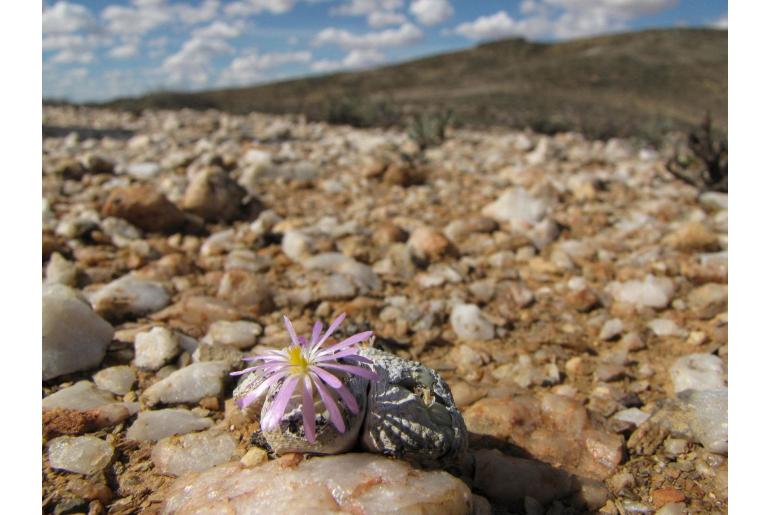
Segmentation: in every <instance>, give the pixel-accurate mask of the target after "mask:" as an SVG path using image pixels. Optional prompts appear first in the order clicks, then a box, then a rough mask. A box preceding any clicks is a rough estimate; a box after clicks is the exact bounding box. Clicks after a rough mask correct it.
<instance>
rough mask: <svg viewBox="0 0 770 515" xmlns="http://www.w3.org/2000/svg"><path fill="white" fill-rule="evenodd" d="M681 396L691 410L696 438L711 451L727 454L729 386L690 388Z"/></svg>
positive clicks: (691, 422)
mask: <svg viewBox="0 0 770 515" xmlns="http://www.w3.org/2000/svg"><path fill="white" fill-rule="evenodd" d="M679 398H680V399H681V400H682V401H684V402H685V403H686V405H687V407H688V408H689V410H690V411H689V413H690V418H689V426H690V430H691V431H692V433H693V436H694V437H695V439H696V440H697V441H698V442H700V443H701V445H703V447H704V448H705V449H706V450H707V451H709V452H714V453H718V454H727V440H728V438H727V436H728V432H727V388H717V389H712V390H689V391H686V392H683V393H682V394H680V395H679Z"/></svg>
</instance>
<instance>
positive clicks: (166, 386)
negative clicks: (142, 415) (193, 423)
mask: <svg viewBox="0 0 770 515" xmlns="http://www.w3.org/2000/svg"><path fill="white" fill-rule="evenodd" d="M229 371H230V365H229V364H228V363H227V362H224V361H205V362H200V363H193V364H191V365H187V366H186V367H184V368H182V369H180V370H177V371H176V372H172V373H171V374H170V375H169V376H168V377H166V378H165V379H162V380H160V381H158V382H157V383H155V384H153V385H152V386H150V387H149V388H147V389H146V390H145V391H144V394H143V397H144V398H145V400H146V401H147V403H148V404H149V405H154V404H157V403H159V402H163V403H166V404H174V403H196V402H198V401H200V400H201V399H203V398H204V397H218V396H220V395H221V394H222V390H223V388H224V379H225V376H226V375H227V373H228V372H229Z"/></svg>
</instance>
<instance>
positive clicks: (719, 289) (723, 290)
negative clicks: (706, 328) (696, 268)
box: [687, 283, 727, 319]
mask: <svg viewBox="0 0 770 515" xmlns="http://www.w3.org/2000/svg"><path fill="white" fill-rule="evenodd" d="M687 304H689V306H690V308H691V309H692V310H694V311H695V313H696V315H697V316H698V317H699V318H702V319H709V318H714V317H715V316H716V315H718V314H719V313H722V312H724V311H727V285H726V284H715V283H709V284H704V285H703V286H700V287H698V288H696V289H694V290H693V291H691V292H690V293H689V294H688V295H687Z"/></svg>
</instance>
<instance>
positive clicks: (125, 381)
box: [94, 365, 136, 395]
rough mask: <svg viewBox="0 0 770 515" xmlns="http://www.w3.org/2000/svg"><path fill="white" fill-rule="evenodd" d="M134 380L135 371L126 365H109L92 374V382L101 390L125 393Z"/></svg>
mask: <svg viewBox="0 0 770 515" xmlns="http://www.w3.org/2000/svg"><path fill="white" fill-rule="evenodd" d="M135 382H136V372H134V370H133V369H132V368H131V367H129V366H126V365H119V366H116V367H109V368H105V369H103V370H100V371H99V372H97V373H96V374H94V383H96V386H98V387H99V388H101V389H102V390H107V391H108V392H112V393H114V394H116V395H125V394H127V393H128V392H130V391H131V387H132V386H134V383H135Z"/></svg>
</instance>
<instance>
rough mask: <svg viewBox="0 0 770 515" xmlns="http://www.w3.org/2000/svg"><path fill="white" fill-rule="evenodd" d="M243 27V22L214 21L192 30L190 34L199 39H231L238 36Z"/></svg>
mask: <svg viewBox="0 0 770 515" xmlns="http://www.w3.org/2000/svg"><path fill="white" fill-rule="evenodd" d="M244 28H245V24H244V23H243V22H234V23H227V22H224V21H215V22H214V23H212V24H211V25H207V26H206V27H201V28H199V29H195V30H194V31H192V36H193V37H195V38H200V39H231V38H237V37H238V36H240V35H241V34H242V33H243V30H244Z"/></svg>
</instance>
